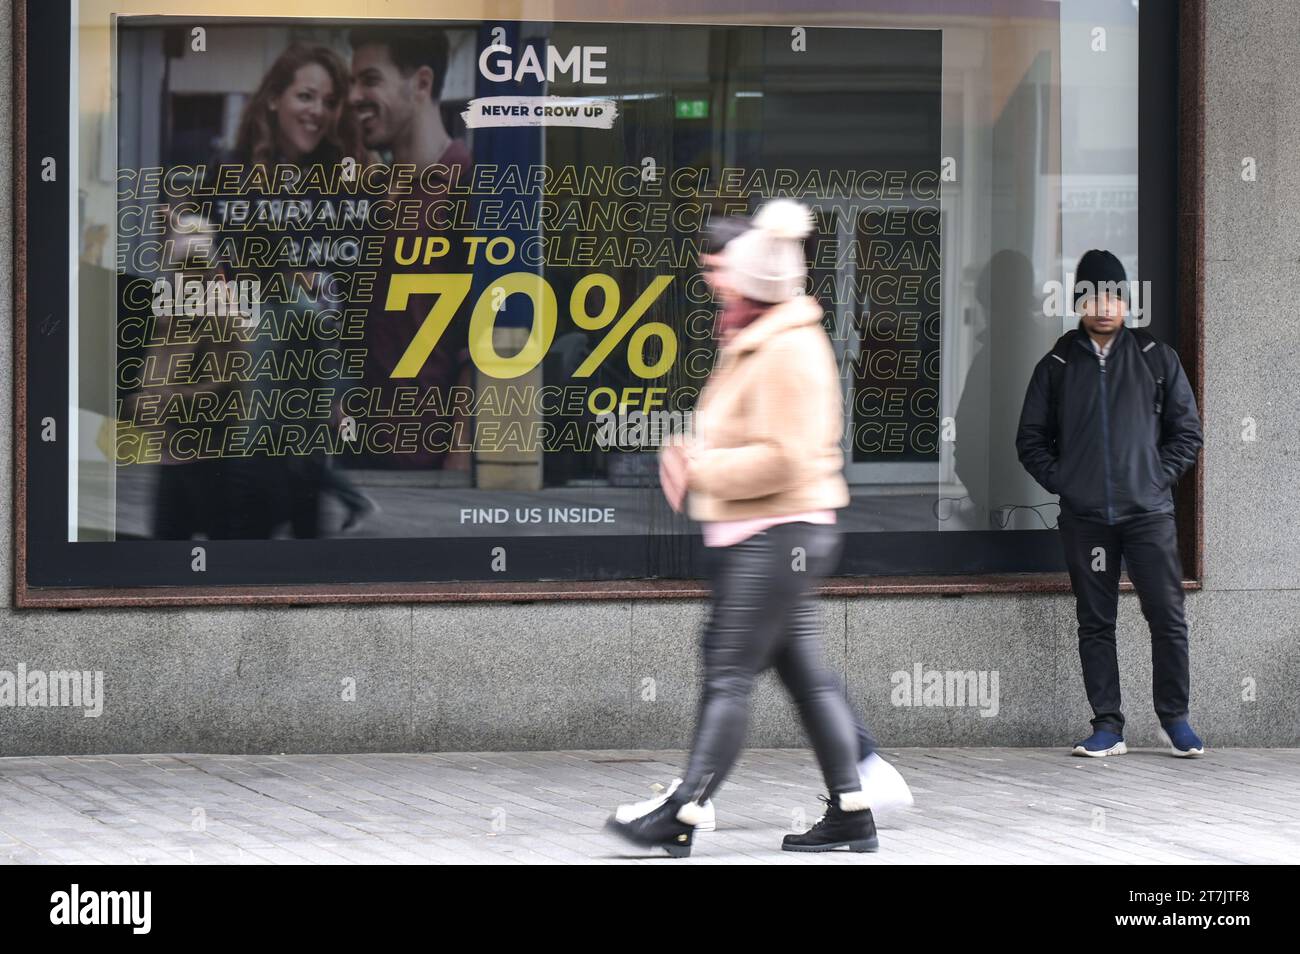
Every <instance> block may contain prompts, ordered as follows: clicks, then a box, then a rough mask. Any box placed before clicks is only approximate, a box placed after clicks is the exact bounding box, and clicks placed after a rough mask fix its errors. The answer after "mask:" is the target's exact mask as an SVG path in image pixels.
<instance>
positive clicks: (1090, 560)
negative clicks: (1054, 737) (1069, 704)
mask: <svg viewBox="0 0 1300 954" xmlns="http://www.w3.org/2000/svg"><path fill="white" fill-rule="evenodd" d="M1075 279H1076V284H1075V288H1074V300H1075V308H1076V310H1077V311H1078V313H1079V315H1080V321H1079V327H1078V328H1077V329H1076V330H1074V331H1071V332H1068V333H1066V334H1065V335H1063V336H1062V337H1061V339H1060V340H1059V341H1057V343H1056V345H1055V347H1053V348H1052V351H1051V352H1050V353H1049V354H1048V355H1047V356H1046V357H1044V358H1043V359H1042V360H1041V361H1039V362H1038V365H1037V367H1035V368H1034V374H1033V377H1032V379H1031V380H1030V382H1029V389H1028V391H1027V393H1026V394H1025V405H1024V409H1023V410H1022V411H1021V414H1020V430H1019V433H1018V434H1017V436H1016V450H1017V451H1018V452H1019V455H1020V462H1021V464H1023V465H1024V468H1025V470H1027V471H1029V473H1030V475H1031V476H1032V477H1033V478H1034V479H1035V480H1036V481H1038V482H1039V483H1040V484H1041V485H1042V486H1043V488H1044V489H1046V490H1047V491H1048V493H1052V494H1058V495H1059V496H1060V501H1061V517H1060V530H1061V542H1062V543H1063V544H1064V545H1065V560H1066V563H1067V565H1068V566H1069V569H1070V583H1071V585H1072V586H1073V588H1074V596H1075V601H1076V605H1077V613H1078V619H1079V657H1080V659H1081V660H1082V662H1083V682H1084V686H1085V688H1086V689H1087V692H1088V702H1089V703H1091V705H1092V711H1093V714H1094V718H1093V720H1092V727H1093V732H1092V735H1091V736H1089V737H1088V738H1086V739H1084V740H1083V741H1082V742H1079V743H1078V744H1076V745H1075V746H1074V750H1073V751H1074V754H1075V755H1084V756H1092V757H1100V756H1106V755H1123V754H1124V753H1125V752H1127V751H1128V749H1127V747H1126V746H1125V745H1124V714H1123V712H1122V711H1121V707H1120V684H1119V661H1118V658H1117V656H1116V653H1115V617H1116V613H1117V610H1118V606H1119V571H1120V559H1121V557H1122V558H1123V560H1124V561H1125V562H1126V563H1127V565H1128V572H1129V577H1130V578H1131V579H1132V581H1133V585H1134V587H1135V588H1136V589H1137V592H1138V597H1139V599H1140V600H1141V603H1142V613H1143V615H1144V616H1145V617H1146V619H1147V623H1148V624H1149V625H1150V627H1151V666H1152V686H1151V692H1152V696H1153V698H1154V701H1155V709H1156V715H1157V716H1158V717H1159V719H1160V725H1161V729H1162V737H1163V738H1164V739H1165V740H1166V742H1168V744H1169V746H1170V750H1171V751H1172V752H1173V754H1174V755H1177V756H1183V757H1187V756H1197V755H1202V754H1204V752H1205V746H1204V744H1203V743H1202V742H1201V740H1200V738H1199V737H1198V736H1197V735H1196V733H1195V732H1194V731H1192V727H1191V726H1190V725H1189V724H1188V721H1187V704H1188V694H1189V678H1188V656H1187V623H1186V621H1185V619H1184V617H1183V589H1182V579H1183V571H1182V565H1181V563H1180V562H1179V559H1178V540H1177V534H1176V531H1175V529H1174V500H1173V488H1174V485H1175V483H1176V482H1177V481H1178V478H1179V477H1181V476H1182V475H1183V473H1184V472H1186V471H1187V469H1188V468H1190V467H1191V466H1192V464H1194V463H1195V462H1196V457H1197V454H1198V453H1199V452H1200V449H1201V445H1202V439H1201V421H1200V417H1199V416H1198V414H1197V410H1196V399H1195V397H1194V396H1193V395H1192V389H1191V386H1190V385H1189V384H1188V382H1187V375H1185V374H1184V373H1183V368H1182V365H1181V364H1180V363H1179V360H1178V355H1177V354H1175V353H1174V351H1173V349H1171V348H1169V347H1168V346H1167V345H1164V344H1161V343H1160V342H1158V341H1156V340H1155V339H1154V338H1152V337H1151V336H1150V335H1149V334H1147V333H1146V332H1145V331H1142V330H1137V329H1134V330H1130V329H1128V328H1126V327H1125V326H1124V318H1125V316H1126V315H1127V314H1128V306H1127V301H1126V296H1125V289H1126V288H1127V277H1126V275H1125V273H1124V266H1123V265H1122V264H1120V261H1119V259H1117V258H1116V257H1115V256H1114V255H1112V254H1111V253H1110V252H1107V251H1101V250H1099V249H1093V250H1092V251H1090V252H1087V253H1086V254H1085V255H1084V256H1083V258H1082V259H1080V261H1079V267H1078V270H1077V272H1076V275H1075Z"/></svg>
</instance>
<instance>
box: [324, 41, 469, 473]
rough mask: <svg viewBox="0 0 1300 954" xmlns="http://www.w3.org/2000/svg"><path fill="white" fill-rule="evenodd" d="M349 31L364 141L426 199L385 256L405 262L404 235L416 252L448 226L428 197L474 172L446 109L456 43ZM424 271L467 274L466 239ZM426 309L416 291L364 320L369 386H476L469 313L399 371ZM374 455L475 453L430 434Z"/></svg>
mask: <svg viewBox="0 0 1300 954" xmlns="http://www.w3.org/2000/svg"><path fill="white" fill-rule="evenodd" d="M348 40H349V43H350V45H351V46H352V90H351V93H350V95H349V96H348V104H349V106H350V107H351V108H352V110H353V112H354V114H355V116H356V119H357V123H358V125H359V126H360V128H361V138H362V141H363V142H364V143H365V145H366V147H367V148H368V149H373V150H375V151H376V152H377V153H380V154H381V156H383V157H385V158H386V159H387V160H388V161H390V162H391V164H392V165H394V166H414V167H415V181H416V183H417V185H416V186H415V187H414V189H413V190H412V192H411V193H408V194H405V195H403V196H401V198H406V199H412V198H413V199H417V200H419V201H420V202H421V205H422V207H421V210H420V222H421V228H420V230H419V231H417V232H410V231H407V232H394V233H392V234H390V235H389V236H388V242H387V245H386V247H385V261H387V262H388V263H389V264H390V267H392V268H394V269H395V270H398V267H397V266H396V265H395V263H394V258H393V251H394V248H395V243H396V241H397V239H398V238H404V239H405V241H406V244H407V249H408V252H409V249H410V248H411V247H412V244H413V243H414V242H415V241H416V240H418V239H420V238H424V239H426V240H427V239H428V238H430V237H432V236H434V235H437V234H439V232H440V231H441V230H438V229H435V228H434V227H433V226H431V225H430V222H429V219H428V216H427V215H426V213H427V212H428V206H429V205H430V204H431V203H433V202H435V201H439V200H445V199H447V198H448V196H447V194H446V193H447V189H448V187H449V186H452V185H460V184H461V182H462V181H464V180H467V179H468V177H469V175H470V173H471V171H472V166H473V164H474V160H473V157H472V156H471V154H470V150H469V148H468V147H467V146H466V145H465V142H464V140H461V139H456V138H453V137H452V135H451V134H450V133H449V132H448V131H447V127H446V124H445V123H444V122H443V118H442V88H443V81H444V80H445V78H446V75H447V62H448V59H449V53H450V50H449V47H450V44H449V43H448V40H447V34H446V33H445V32H444V31H442V30H439V29H436V28H422V27H415V26H401V27H392V26H375V27H357V28H356V29H354V30H352V31H351V32H350V33H349V35H348ZM430 167H434V169H433V170H432V173H431V174H430V175H429V176H424V175H423V173H424V171H425V170H427V169H429V168H430ZM422 186H424V187H428V188H429V190H430V191H425V188H422ZM465 201H468V200H465ZM402 270H404V271H411V270H412V269H410V268H408V269H402ZM419 271H421V272H429V271H439V272H447V273H451V274H468V273H469V272H470V266H469V262H468V260H467V258H466V254H465V244H464V243H463V242H461V241H460V240H459V238H456V237H453V239H452V243H451V250H450V252H449V253H448V254H447V255H444V256H442V257H440V258H439V259H437V260H436V262H434V263H432V264H429V265H422V266H420V268H419ZM380 287H381V289H382V288H384V286H382V285H381V286H380ZM384 297H385V293H384V292H383V291H381V292H380V294H378V295H377V296H376V309H382V308H383V303H384ZM428 312H429V300H428V298H426V297H418V296H412V298H411V300H410V301H409V302H408V305H407V307H406V310H405V311H404V312H390V311H384V310H377V311H376V313H375V314H374V316H373V318H372V320H370V321H368V322H367V323H366V384H367V385H368V386H369V387H371V388H373V389H377V390H378V391H380V392H381V393H384V394H392V393H393V392H394V391H395V390H396V389H397V388H399V387H410V386H412V385H414V386H417V387H419V388H420V389H421V393H423V392H424V391H425V390H426V389H434V390H438V391H441V392H442V396H443V398H444V400H446V398H447V396H448V394H449V392H448V391H447V389H449V388H451V387H452V386H454V385H462V386H468V385H469V383H470V372H471V367H470V363H469V355H468V331H467V328H468V321H467V320H466V319H464V318H463V316H461V315H458V316H457V317H456V319H453V321H452V322H451V323H450V324H449V325H448V326H447V329H446V331H444V332H443V334H442V337H441V338H440V339H439V341H438V344H437V345H436V346H435V347H434V349H433V352H432V353H431V354H430V355H429V357H428V359H427V360H426V361H425V362H424V365H423V366H422V367H421V368H420V371H419V373H418V374H417V375H416V377H415V378H398V379H395V378H392V377H391V375H392V372H393V369H394V368H395V367H396V366H397V362H398V361H399V360H400V359H401V357H402V355H403V354H404V353H405V351H406V349H407V347H408V346H409V345H410V344H411V342H412V340H414V338H415V335H416V332H417V331H419V329H420V327H421V326H422V325H423V324H424V321H425V318H426V317H427V315H428ZM419 420H420V424H421V425H422V426H421V431H422V432H429V431H430V429H431V428H432V427H433V426H434V425H445V424H449V423H451V421H452V418H451V417H450V416H449V415H446V414H442V413H438V412H435V411H428V412H424V413H422V414H421V415H420V416H419ZM371 463H372V465H380V466H388V467H393V468H398V469H405V470H429V469H440V468H454V469H464V468H466V467H468V462H467V455H465V454H463V453H460V454H450V455H449V454H448V453H447V452H446V451H441V450H438V449H436V448H435V447H433V446H429V445H426V444H424V443H421V444H420V445H419V446H418V447H416V448H415V449H413V450H411V449H408V450H405V451H403V452H393V453H388V454H384V455H382V458H381V459H380V460H375V461H372V462H371Z"/></svg>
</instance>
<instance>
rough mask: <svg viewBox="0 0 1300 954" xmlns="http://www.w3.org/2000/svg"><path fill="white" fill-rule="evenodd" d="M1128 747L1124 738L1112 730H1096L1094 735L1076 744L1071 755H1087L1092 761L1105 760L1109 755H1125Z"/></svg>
mask: <svg viewBox="0 0 1300 954" xmlns="http://www.w3.org/2000/svg"><path fill="white" fill-rule="evenodd" d="M1127 752H1128V746H1127V745H1125V744H1124V737H1123V736H1122V735H1120V734H1119V733H1118V732H1112V731H1111V730H1110V729H1094V730H1093V733H1092V735H1090V736H1088V737H1087V738H1086V739H1084V740H1083V741H1082V742H1076V743H1074V748H1073V749H1072V750H1071V752H1070V754H1071V755H1086V756H1087V757H1088V758H1090V759H1100V758H1105V757H1106V756H1107V755H1124V754H1126V753H1127Z"/></svg>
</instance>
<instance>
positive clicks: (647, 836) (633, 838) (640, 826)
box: [605, 800, 695, 858]
mask: <svg viewBox="0 0 1300 954" xmlns="http://www.w3.org/2000/svg"><path fill="white" fill-rule="evenodd" d="M681 807H682V806H681V805H680V804H679V803H677V802H674V801H671V800H669V801H666V802H664V803H663V804H662V805H660V806H659V807H658V808H656V809H655V810H654V811H652V812H649V813H648V814H645V815H642V816H641V817H640V818H634V819H632V820H631V821H628V822H621V821H619V820H618V819H617V818H616V817H615V816H613V815H611V816H610V817H609V820H608V821H607V822H605V827H606V828H607V829H609V830H610V831H612V832H614V833H615V834H616V835H618V836H619V837H620V838H622V839H623V840H625V841H629V842H631V843H632V844H634V845H637V846H638V847H641V848H662V849H664V850H665V851H666V852H668V854H670V855H672V857H674V858H687V857H689V856H690V853H691V844H692V842H693V841H694V838H695V826H694V825H688V824H687V823H686V822H684V821H680V820H679V819H678V818H677V812H678V811H679V810H680V809H681Z"/></svg>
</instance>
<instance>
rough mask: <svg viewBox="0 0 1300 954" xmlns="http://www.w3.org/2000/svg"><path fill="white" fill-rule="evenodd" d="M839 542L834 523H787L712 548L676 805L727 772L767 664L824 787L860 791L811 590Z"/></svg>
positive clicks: (854, 745)
mask: <svg viewBox="0 0 1300 954" xmlns="http://www.w3.org/2000/svg"><path fill="white" fill-rule="evenodd" d="M841 547H842V541H841V538H840V533H839V530H837V529H836V528H835V527H834V526H822V525H817V524H809V523H784V524H778V525H777V526H775V527H771V528H769V529H767V530H765V531H764V532H762V533H759V534H756V535H755V536H752V537H749V538H748V539H746V540H742V541H741V542H740V543H737V544H735V545H734V546H730V547H721V548H719V549H718V550H717V551H716V564H715V572H714V580H713V601H712V607H711V612H710V616H709V622H708V625H707V628H706V629H705V633H704V641H703V642H704V646H703V649H704V687H703V691H702V694H701V702H700V712H699V717H698V720H697V722H696V726H695V740H694V743H693V744H692V746H691V755H690V760H689V762H688V764H687V768H686V773H685V775H684V776H683V778H682V784H681V786H680V787H679V788H678V789H677V791H676V792H675V793H674V795H673V798H674V800H675V801H678V802H683V803H684V802H686V801H688V800H691V799H694V800H696V801H703V800H705V799H707V798H710V797H711V796H712V794H713V792H714V791H716V790H717V788H718V786H719V785H720V784H721V783H722V781H723V779H725V778H726V777H727V774H728V773H729V772H730V771H731V769H732V766H733V765H735V762H736V759H737V757H738V756H739V755H740V751H741V748H742V747H743V745H744V741H745V732H746V729H747V727H748V723H749V708H750V694H751V692H752V691H753V688H754V680H755V679H757V678H758V675H759V674H760V673H762V672H763V671H765V670H766V669H767V668H768V667H775V668H776V671H777V674H778V675H779V676H780V679H781V682H782V683H783V684H784V685H785V688H786V691H787V692H789V693H790V696H791V697H792V698H793V700H794V702H795V705H796V706H797V707H798V710H799V715H800V718H801V719H802V720H803V724H804V728H805V730H806V731H807V733H808V736H809V738H811V739H812V743H813V749H814V751H815V752H816V754H817V761H818V763H819V764H820V765H821V770H822V775H823V776H824V778H825V780H826V787H827V790H828V791H829V792H830V793H831V794H832V795H838V794H839V793H841V792H856V791H857V790H858V789H859V788H860V787H861V785H860V782H859V780H858V772H857V758H858V753H859V744H860V743H859V737H858V734H857V731H856V730H855V721H856V720H855V719H854V717H853V714H852V713H851V712H850V710H849V705H848V703H847V702H846V701H845V699H844V689H843V683H842V682H841V681H840V678H839V677H838V676H837V675H836V674H835V673H834V672H833V671H832V670H830V669H829V668H827V666H826V662H825V655H824V651H823V648H822V639H821V607H820V606H819V604H818V601H817V597H816V594H815V592H814V591H815V589H816V587H817V585H818V584H819V583H820V582H821V581H822V580H823V579H824V578H825V577H826V576H827V575H828V574H829V573H830V572H831V571H832V570H834V569H835V565H836V563H837V562H838V560H839V556H840V550H841Z"/></svg>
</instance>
